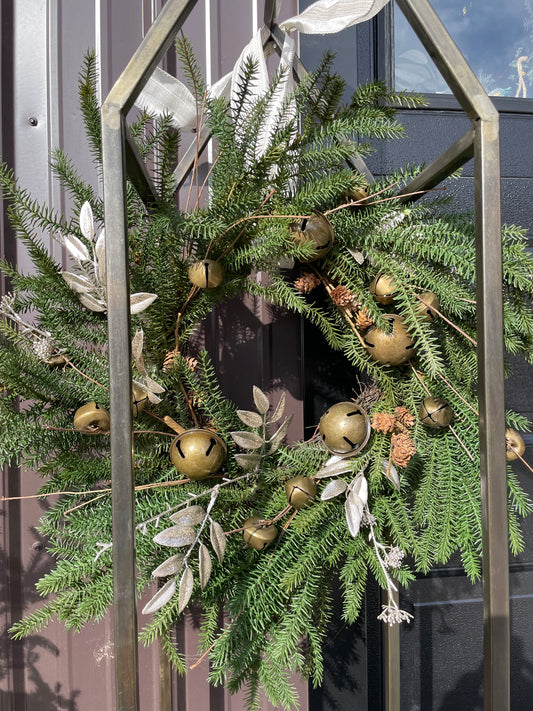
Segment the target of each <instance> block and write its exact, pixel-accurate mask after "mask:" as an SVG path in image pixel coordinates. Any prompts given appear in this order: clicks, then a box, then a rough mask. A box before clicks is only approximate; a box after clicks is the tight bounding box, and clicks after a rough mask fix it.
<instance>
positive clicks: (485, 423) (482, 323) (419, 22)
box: [102, 0, 510, 711]
mask: <svg viewBox="0 0 533 711" xmlns="http://www.w3.org/2000/svg"><path fill="white" fill-rule="evenodd" d="M196 2H197V0H168V2H167V3H166V4H165V5H164V6H163V8H162V10H161V12H160V14H159V16H158V17H157V19H156V21H155V22H154V23H153V25H152V26H151V28H150V30H149V31H148V33H147V35H146V37H145V38H144V40H143V41H142V43H141V44H140V46H139V48H138V49H137V51H136V52H135V54H134V55H133V57H132V59H131V60H130V62H129V64H128V65H127V67H126V69H125V70H124V71H123V73H122V75H121V76H120V77H119V79H118V80H117V82H116V83H115V84H114V86H113V88H112V89H111V91H110V92H109V95H108V97H107V99H106V101H105V102H104V104H103V106H102V144H103V175H104V205H105V225H106V243H107V244H106V264H107V301H108V328H109V371H110V382H111V393H110V395H111V476H112V501H113V505H112V512H113V577H114V629H115V670H116V682H115V683H116V699H117V711H138V708H139V694H138V660H137V622H136V615H137V610H136V592H135V520H134V507H133V501H134V489H133V486H134V485H133V462H132V436H133V435H132V413H131V376H132V373H131V338H130V313H129V283H128V282H129V277H128V255H127V250H128V247H127V245H128V225H127V216H126V207H125V205H126V178H127V177H129V178H130V180H131V181H132V182H133V183H134V185H135V187H136V188H137V189H138V191H139V193H140V194H141V196H142V197H143V199H144V201H145V202H146V203H147V204H149V203H151V202H156V201H157V192H156V190H155V187H154V185H153V183H152V181H151V179H150V176H149V173H148V171H147V169H146V166H145V165H144V163H143V161H142V160H141V158H140V156H139V154H138V152H137V150H136V148H135V145H134V143H133V140H132V139H131V136H130V135H129V131H128V128H127V124H126V116H127V114H128V112H129V110H130V109H131V108H132V106H133V104H134V102H135V100H136V98H137V96H138V95H139V93H140V92H141V90H142V88H143V87H144V85H145V84H146V82H147V81H148V79H149V77H150V75H151V74H152V72H153V70H154V69H155V67H156V66H157V64H158V63H159V61H160V60H161V58H162V57H163V55H164V54H165V52H166V51H167V49H168V48H169V47H170V45H171V43H172V41H173V38H174V36H175V35H176V33H177V32H178V31H179V30H180V29H181V27H182V25H183V23H184V22H185V20H186V19H187V17H188V15H189V14H190V12H191V10H192V9H193V7H194V6H195V5H196ZM396 2H397V5H398V7H399V8H400V10H401V11H402V12H403V14H404V15H405V17H406V19H407V20H408V22H409V23H410V25H411V27H412V28H413V29H414V31H415V32H416V34H417V35H418V37H419V39H420V40H421V42H422V44H423V45H424V47H425V48H426V50H427V51H428V53H429V54H430V56H431V57H432V59H433V61H434V63H435V65H436V67H437V69H438V70H439V71H440V73H441V74H442V76H443V78H444V79H445V81H446V82H447V84H448V86H449V87H450V89H451V90H452V92H453V94H454V95H455V97H456V98H457V100H458V101H459V103H460V105H461V107H462V109H463V111H464V112H465V114H466V115H467V116H468V118H469V119H470V121H471V128H470V129H469V131H468V132H467V133H466V134H465V135H464V136H463V137H462V138H460V139H459V140H458V141H456V142H455V143H454V144H453V145H452V146H451V147H450V148H449V149H448V150H446V151H445V152H444V153H443V154H442V155H441V156H440V157H439V158H437V159H436V160H435V161H434V162H433V163H432V164H431V165H430V166H428V168H426V169H425V170H424V171H423V172H422V173H421V174H420V175H419V176H418V177H417V178H416V179H415V180H414V181H413V182H412V183H411V184H410V185H408V186H407V187H406V188H405V189H404V190H403V191H402V193H408V192H413V191H415V190H421V189H427V188H430V187H434V186H435V185H437V184H438V183H439V182H441V181H442V180H443V179H444V178H446V177H447V176H449V175H450V174H451V173H452V172H453V171H455V170H456V169H457V168H458V167H459V166H461V165H463V164H464V163H465V162H466V161H468V160H470V159H471V158H472V157H474V177H475V221H476V283H477V287H476V288H477V294H476V296H477V343H478V363H479V365H478V375H479V378H478V396H479V410H480V419H479V443H480V457H481V494H482V521H483V601H484V608H483V609H484V687H485V693H484V711H509V708H510V662H509V658H510V651H509V646H510V634H509V573H508V563H509V553H508V547H507V545H508V544H507V540H508V534H507V527H508V522H507V490H506V476H505V468H506V460H505V435H504V432H505V410H504V367H503V364H504V361H503V295H502V256H501V209H500V156H499V115H498V112H497V111H496V109H495V108H494V106H493V104H492V102H491V101H490V99H489V97H488V96H487V94H486V92H485V91H484V89H483V87H482V86H481V84H480V82H479V81H478V80H477V78H476V77H475V75H474V74H473V72H472V70H471V69H470V67H469V66H468V64H467V63H466V61H465V59H464V58H463V56H462V55H461V53H460V52H459V50H458V49H457V47H456V46H455V44H454V42H453V40H452V39H451V37H450V36H449V34H448V32H447V31H446V29H445V28H444V26H443V25H442V23H441V22H440V20H439V18H438V17H437V15H436V14H435V12H434V11H433V9H432V7H431V5H430V4H429V2H428V1H427V0H396ZM279 6H280V0H265V12H264V27H263V39H264V42H263V45H264V47H265V49H269V48H270V49H271V48H272V46H273V47H274V49H276V50H277V51H280V48H281V46H282V43H283V35H284V33H283V31H282V30H281V29H280V27H279V26H278V24H277V16H278V11H279ZM295 71H296V73H297V75H301V74H302V72H304V71H305V70H304V69H303V67H302V66H301V64H300V63H299V62H298V61H297V63H296V68H295ZM207 140H208V136H207V135H205V134H204V135H202V136H201V140H200V144H201V145H202V147H203V146H205V145H206V143H207ZM195 149H196V147H195V148H194V150H195ZM193 158H194V154H193V150H192V149H191V151H189V152H188V153H186V154H185V156H184V157H183V159H182V161H181V162H180V164H179V165H178V167H177V169H176V172H175V176H176V186H179V185H180V184H181V183H182V182H183V180H185V178H186V177H187V175H188V174H189V171H190V170H191V167H192V162H193ZM357 167H358V169H362V170H363V172H365V173H366V174H368V169H366V166H364V165H361V166H360V165H357ZM403 199H404V200H405V201H408V200H410V199H412V197H408V196H407V195H405V196H404V198H403ZM399 639H400V632H399V628H398V626H396V627H394V628H393V629H388V628H387V631H386V633H385V665H384V666H385V668H384V671H385V675H384V680H385V698H386V700H385V706H386V711H399V709H400V676H399V668H400V664H399V661H400V660H399V649H400V645H399ZM167 685H168V684H167ZM161 708H164V706H163V705H162V706H161Z"/></svg>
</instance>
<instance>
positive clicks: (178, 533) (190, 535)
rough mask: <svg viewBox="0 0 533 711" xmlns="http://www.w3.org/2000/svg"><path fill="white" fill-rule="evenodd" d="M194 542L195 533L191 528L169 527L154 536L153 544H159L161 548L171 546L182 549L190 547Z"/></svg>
mask: <svg viewBox="0 0 533 711" xmlns="http://www.w3.org/2000/svg"><path fill="white" fill-rule="evenodd" d="M195 540H196V532H195V530H194V528H191V526H170V528H165V530H164V531H160V532H159V533H158V534H157V535H155V536H154V538H153V541H154V543H159V544H160V545H162V546H172V547H173V548H182V547H183V546H190V545H191V543H194V541H195Z"/></svg>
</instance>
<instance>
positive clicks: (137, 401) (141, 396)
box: [131, 383, 149, 417]
mask: <svg viewBox="0 0 533 711" xmlns="http://www.w3.org/2000/svg"><path fill="white" fill-rule="evenodd" d="M148 402H149V400H148V393H147V392H145V391H144V390H143V389H142V388H140V387H139V386H138V385H135V383H133V385H132V386H131V413H132V415H133V417H138V416H139V415H140V414H141V412H142V411H143V410H144V408H145V407H146V405H147V404H148Z"/></svg>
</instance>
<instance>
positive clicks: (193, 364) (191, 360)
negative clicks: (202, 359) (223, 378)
mask: <svg viewBox="0 0 533 711" xmlns="http://www.w3.org/2000/svg"><path fill="white" fill-rule="evenodd" d="M185 362H186V363H187V367H188V368H189V370H190V371H192V372H193V373H194V371H195V370H196V368H197V366H198V361H197V360H196V358H193V357H192V356H187V358H185Z"/></svg>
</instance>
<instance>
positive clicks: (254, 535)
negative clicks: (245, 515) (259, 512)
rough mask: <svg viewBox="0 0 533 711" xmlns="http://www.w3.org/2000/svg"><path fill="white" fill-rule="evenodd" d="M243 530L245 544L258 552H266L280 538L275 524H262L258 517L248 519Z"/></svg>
mask: <svg viewBox="0 0 533 711" xmlns="http://www.w3.org/2000/svg"><path fill="white" fill-rule="evenodd" d="M243 529H244V530H243V532H242V537H243V538H244V542H245V543H246V544H248V545H249V546H251V547H252V548H255V549H256V550H257V551H263V550H265V548H266V547H267V546H269V545H270V544H271V543H272V541H275V540H276V538H277V536H278V529H277V528H276V527H275V526H274V525H273V524H265V523H262V519H260V518H259V517H258V516H252V517H251V518H249V519H247V520H246V521H245V522H244V526H243Z"/></svg>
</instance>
